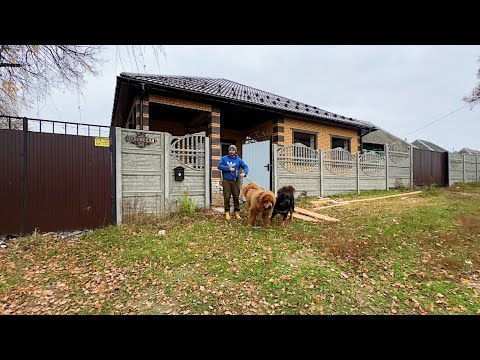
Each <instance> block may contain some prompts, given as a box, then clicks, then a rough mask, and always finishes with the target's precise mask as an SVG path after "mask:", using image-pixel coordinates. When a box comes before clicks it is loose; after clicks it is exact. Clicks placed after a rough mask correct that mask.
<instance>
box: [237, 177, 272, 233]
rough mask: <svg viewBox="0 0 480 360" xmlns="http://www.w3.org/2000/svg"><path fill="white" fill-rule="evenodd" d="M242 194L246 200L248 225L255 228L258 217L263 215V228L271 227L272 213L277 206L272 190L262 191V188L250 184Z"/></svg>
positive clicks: (244, 187)
mask: <svg viewBox="0 0 480 360" xmlns="http://www.w3.org/2000/svg"><path fill="white" fill-rule="evenodd" d="M242 194H243V196H245V198H246V203H247V212H248V225H250V226H254V225H255V221H256V220H257V215H258V214H262V215H263V227H267V226H269V225H270V216H269V215H270V212H271V210H272V209H273V207H274V206H275V200H276V198H275V194H274V193H273V192H271V191H270V190H262V189H260V187H259V186H258V185H257V184H255V183H253V182H249V183H247V184H245V185H244V186H243V188H242Z"/></svg>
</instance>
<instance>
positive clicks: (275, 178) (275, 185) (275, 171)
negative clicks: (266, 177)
mask: <svg viewBox="0 0 480 360" xmlns="http://www.w3.org/2000/svg"><path fill="white" fill-rule="evenodd" d="M277 151H278V145H277V144H273V176H272V179H273V184H272V189H273V192H274V193H275V194H276V193H277V188H278V166H277V164H278V154H277Z"/></svg>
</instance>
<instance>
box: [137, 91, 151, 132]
mask: <svg viewBox="0 0 480 360" xmlns="http://www.w3.org/2000/svg"><path fill="white" fill-rule="evenodd" d="M149 103H150V101H149V96H148V93H145V94H144V95H143V101H141V97H140V96H139V97H137V98H136V99H135V124H136V126H135V128H136V129H137V130H146V131H148V130H150V116H149Z"/></svg>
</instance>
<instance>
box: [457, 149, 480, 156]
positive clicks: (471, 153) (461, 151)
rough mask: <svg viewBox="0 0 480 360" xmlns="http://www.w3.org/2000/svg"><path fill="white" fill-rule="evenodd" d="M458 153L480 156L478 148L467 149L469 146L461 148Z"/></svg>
mask: <svg viewBox="0 0 480 360" xmlns="http://www.w3.org/2000/svg"><path fill="white" fill-rule="evenodd" d="M458 153H459V154H467V155H477V156H480V151H479V150H473V149H469V148H463V149H462V150H459V151H458Z"/></svg>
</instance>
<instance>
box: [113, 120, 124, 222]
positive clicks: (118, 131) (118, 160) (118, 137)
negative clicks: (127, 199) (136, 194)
mask: <svg viewBox="0 0 480 360" xmlns="http://www.w3.org/2000/svg"><path fill="white" fill-rule="evenodd" d="M122 131H123V130H122V128H119V127H116V128H115V140H114V141H115V165H114V166H115V181H116V183H115V188H116V194H115V196H116V203H117V209H116V210H117V215H116V219H117V224H121V223H122V222H123V198H122V197H123V196H122Z"/></svg>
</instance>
